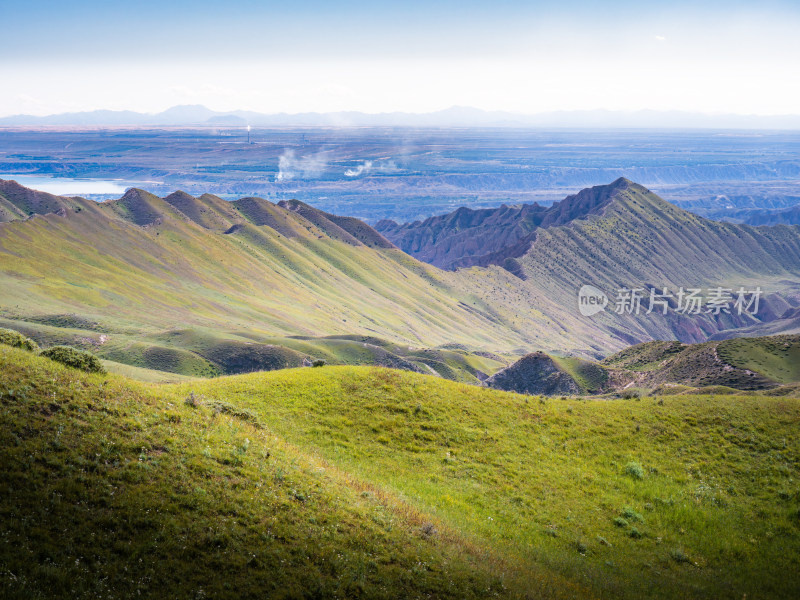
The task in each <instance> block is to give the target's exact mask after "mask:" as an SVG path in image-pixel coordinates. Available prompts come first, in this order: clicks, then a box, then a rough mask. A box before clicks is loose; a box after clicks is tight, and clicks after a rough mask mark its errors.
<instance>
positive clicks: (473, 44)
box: [0, 0, 800, 115]
mask: <svg viewBox="0 0 800 600" xmlns="http://www.w3.org/2000/svg"><path fill="white" fill-rule="evenodd" d="M0 17H2V20H3V22H4V23H6V24H8V25H9V26H6V27H4V34H3V43H2V45H1V46H0V77H2V80H3V81H4V86H3V87H4V89H5V90H6V92H5V94H3V95H2V97H0V115H4V114H13V113H20V112H25V113H33V114H47V113H52V112H63V111H73V110H91V109H95V108H110V109H132V110H140V111H146V112H155V111H159V110H163V109H165V108H167V107H169V106H171V105H174V104H181V103H200V104H206V105H207V106H209V107H210V108H214V109H218V110H232V109H237V108H242V109H248V110H257V111H261V112H280V111H284V112H301V111H307V110H318V111H328V110H363V111H367V112H382V111H392V110H407V111H411V112H424V111H429V110H437V109H441V108H446V107H448V106H451V105H456V104H457V105H471V106H476V107H479V108H484V109H489V110H510V111H513V112H524V113H535V112H542V111H549V110H588V109H597V108H605V109H611V110H639V109H648V108H649V109H659V110H695V111H703V112H733V113H756V114H787V113H796V112H798V109H797V108H796V107H798V106H800V72H799V71H800V43H798V41H797V33H796V32H797V31H800V3H798V2H782V1H772V2H770V1H767V2H758V3H756V2H740V1H737V0H733V1H726V2H722V1H711V2H684V1H682V0H678V1H676V2H632V1H613V0H610V1H607V2H597V1H595V2H590V1H586V0H584V1H580V0H578V1H575V0H573V1H564V2H537V1H529V2H520V1H514V0H494V1H493V2H486V1H483V2H474V1H471V0H467V1H461V2H455V1H449V0H448V1H443V2H441V1H440V2H435V1H432V0H429V1H427V2H422V1H418V0H408V1H405V2H391V3H381V2H361V1H349V2H336V3H331V2H318V1H300V2H285V3H277V2H256V1H241V0H238V1H233V2H228V3H225V4H223V3H221V2H207V1H204V0H199V1H197V0H196V1H193V2H186V1H182V0H181V1H178V2H166V1H161V2H155V1H152V0H144V1H139V2H98V1H83V2H81V1H80V0H78V1H75V2H63V1H62V2H51V1H47V2H42V1H36V0H33V1H28V2H17V1H14V0H11V1H9V0H3V2H2V4H0ZM9 90H10V91H9Z"/></svg>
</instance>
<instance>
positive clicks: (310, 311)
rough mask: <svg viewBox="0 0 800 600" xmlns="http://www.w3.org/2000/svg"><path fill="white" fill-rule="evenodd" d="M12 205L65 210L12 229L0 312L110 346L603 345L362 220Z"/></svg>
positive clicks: (293, 211)
mask: <svg viewBox="0 0 800 600" xmlns="http://www.w3.org/2000/svg"><path fill="white" fill-rule="evenodd" d="M9 190H10V191H9ZM12 192H13V193H12ZM3 194H5V196H4V197H5V198H6V201H7V202H8V203H9V204H13V202H12V201H15V202H16V203H17V204H20V205H21V206H22V205H23V204H24V207H25V208H27V207H29V206H30V207H33V208H36V207H40V208H41V209H42V210H46V209H48V208H50V207H51V204H52V205H53V206H56V207H57V210H58V212H54V213H49V214H45V215H41V214H36V215H34V216H33V217H32V218H30V219H27V220H19V219H18V220H11V221H8V222H2V223H0V290H2V292H0V309H1V310H2V311H3V315H4V316H5V317H6V318H10V319H12V320H18V321H19V320H22V321H27V322H33V321H35V322H38V323H44V324H49V325H59V326H61V325H64V323H58V322H57V321H56V320H55V317H58V316H60V315H76V316H77V317H78V318H80V319H82V320H83V321H85V322H89V323H92V324H94V326H93V327H94V328H93V329H92V330H93V331H96V332H101V331H102V330H107V331H108V332H109V333H108V335H109V337H111V338H112V339H113V337H114V335H115V334H118V333H119V332H132V333H134V334H135V335H137V336H143V335H147V334H153V333H158V332H163V331H166V330H169V329H175V328H179V329H195V330H213V331H216V332H228V331H234V332H236V331H247V332H253V333H255V334H258V335H261V336H271V337H287V336H294V335H304V336H315V337H321V336H342V335H351V334H354V335H361V336H375V337H378V338H381V339H385V340H388V341H391V342H395V343H399V344H403V345H412V346H415V347H428V348H433V347H436V346H440V345H443V344H447V343H451V342H454V341H455V342H459V343H461V344H464V345H466V346H468V347H470V348H474V349H480V350H488V351H494V352H498V351H499V352H507V351H511V350H515V349H518V348H526V347H530V346H532V345H535V346H542V345H544V346H549V347H558V346H561V345H564V344H566V345H567V346H569V347H585V346H586V344H585V340H588V339H592V338H594V337H597V336H600V335H601V332H600V330H599V329H597V328H595V327H594V326H593V325H592V324H591V323H588V324H579V323H576V324H575V326H574V327H571V328H570V330H569V331H566V330H559V329H555V328H553V327H551V324H552V323H553V320H554V319H557V320H558V321H560V322H568V321H569V320H570V318H572V317H571V314H570V313H571V311H569V309H568V308H564V307H561V306H559V305H558V304H556V303H554V302H551V301H550V300H548V299H547V298H540V297H537V295H536V294H534V293H533V292H532V291H531V290H529V289H528V288H527V287H526V286H525V285H524V282H522V281H520V280H519V279H517V278H516V277H514V276H513V275H511V274H509V273H507V272H506V271H504V270H503V269H500V268H499V267H493V268H491V269H482V270H480V271H475V272H465V273H462V274H456V273H448V272H443V271H440V270H439V269H436V268H434V267H431V266H430V265H426V264H424V263H420V262H418V261H416V260H414V259H412V258H411V257H409V256H408V255H406V254H404V253H402V252H401V251H400V250H398V249H396V248H393V247H387V246H390V245H389V244H388V243H386V241H385V240H383V242H382V243H381V239H382V238H380V236H379V235H378V234H377V233H376V232H374V231H372V230H369V229H368V228H366V226H365V225H364V224H363V223H360V222H358V221H356V220H353V219H343V218H338V217H334V216H333V215H327V216H326V214H325V213H322V212H321V211H315V210H314V209H313V208H311V207H309V206H306V205H302V203H284V205H282V206H278V205H275V204H272V203H270V202H268V201H266V200H262V199H258V198H246V199H242V200H239V201H236V202H231V203H221V202H220V201H219V199H215V198H214V197H213V196H202V197H201V198H194V199H193V198H192V197H187V195H186V194H180V193H176V194H172V195H170V196H169V197H167V198H166V199H161V198H158V197H156V196H153V195H152V194H148V193H147V192H144V191H142V190H130V191H129V192H127V193H126V194H125V196H124V197H123V198H121V199H119V200H115V201H110V202H105V203H102V204H97V203H94V202H91V201H88V200H81V199H70V198H60V199H58V198H56V197H52V198H51V197H49V196H48V197H47V198H46V199H47V201H46V202H45V200H41V199H40V201H39V202H38V203H31V202H28V201H27V200H25V199H26V198H28V196H31V195H32V196H33V197H38V196H36V194H37V193H35V192H32V191H31V190H27V191H25V188H21V186H16V187H15V184H13V182H0V195H3ZM54 198H56V199H55V200H54ZM23 200H25V202H27V203H24V202H23ZM182 210H185V211H186V213H184V212H182ZM329 217H330V218H329ZM228 223H233V225H231V227H229V228H227V229H223V228H224V227H225V226H226V225H227V224H228ZM359 223H360V224H359ZM370 231H372V234H369V232H370ZM368 234H369V235H368ZM69 326H70V327H72V328H75V322H73V323H72V324H71V325H69ZM114 360H118V357H117V358H114ZM136 366H140V365H136Z"/></svg>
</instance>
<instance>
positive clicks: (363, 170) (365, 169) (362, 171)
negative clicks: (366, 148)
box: [344, 160, 398, 177]
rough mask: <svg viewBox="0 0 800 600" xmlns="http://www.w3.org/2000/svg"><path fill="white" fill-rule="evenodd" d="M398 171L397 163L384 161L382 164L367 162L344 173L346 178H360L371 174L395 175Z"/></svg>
mask: <svg viewBox="0 0 800 600" xmlns="http://www.w3.org/2000/svg"><path fill="white" fill-rule="evenodd" d="M395 171H398V168H397V163H395V162H394V161H393V160H384V161H381V162H377V163H376V162H373V161H371V160H365V161H364V162H362V163H361V164H360V165H357V166H355V167H353V168H352V169H347V170H346V171H345V172H344V175H345V177H360V176H361V175H368V174H369V173H372V172H375V173H394V172H395Z"/></svg>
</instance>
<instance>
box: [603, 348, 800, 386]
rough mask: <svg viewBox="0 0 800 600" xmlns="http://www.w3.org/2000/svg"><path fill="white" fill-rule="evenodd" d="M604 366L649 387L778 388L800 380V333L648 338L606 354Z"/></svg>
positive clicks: (621, 379)
mask: <svg viewBox="0 0 800 600" xmlns="http://www.w3.org/2000/svg"><path fill="white" fill-rule="evenodd" d="M602 365H603V366H605V367H609V368H611V369H612V370H613V371H612V372H613V373H615V374H616V375H617V377H616V378H617V379H618V380H620V381H624V382H626V383H631V382H633V383H635V384H636V385H637V386H645V387H651V388H652V387H654V386H657V385H661V384H665V383H669V384H681V385H686V386H695V387H704V386H725V387H728V388H733V389H740V390H755V389H768V388H775V387H777V386H779V385H781V384H794V383H797V382H800V336H798V335H779V336H771V337H761V338H737V339H733V340H725V341H712V342H706V343H704V344H691V345H685V344H681V343H679V342H647V343H644V344H639V345H636V346H632V347H630V348H627V349H625V350H623V351H621V352H618V353H617V354H614V355H613V356H610V357H608V358H607V359H605V360H604V361H603V362H602ZM620 375H625V377H620Z"/></svg>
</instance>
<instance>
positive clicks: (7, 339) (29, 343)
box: [0, 328, 39, 352]
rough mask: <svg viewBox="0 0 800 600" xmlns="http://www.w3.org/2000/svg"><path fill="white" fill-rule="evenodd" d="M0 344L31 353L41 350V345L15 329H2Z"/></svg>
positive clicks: (0, 330)
mask: <svg viewBox="0 0 800 600" xmlns="http://www.w3.org/2000/svg"><path fill="white" fill-rule="evenodd" d="M0 344H5V345H6V346H12V347H14V348H22V349H23V350H28V351H30V352H37V351H38V350H39V344H37V343H36V342H34V341H33V340H32V339H30V338H27V337H25V336H24V335H22V334H21V333H20V332H18V331H14V330H13V329H5V328H0Z"/></svg>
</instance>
